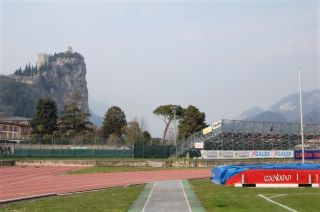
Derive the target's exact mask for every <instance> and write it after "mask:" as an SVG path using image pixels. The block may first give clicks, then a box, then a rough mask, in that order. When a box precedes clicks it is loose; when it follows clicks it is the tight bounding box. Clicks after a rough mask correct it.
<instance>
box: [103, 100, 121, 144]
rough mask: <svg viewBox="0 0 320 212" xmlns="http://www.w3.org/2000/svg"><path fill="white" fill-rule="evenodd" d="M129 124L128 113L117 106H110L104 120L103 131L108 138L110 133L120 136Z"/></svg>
mask: <svg viewBox="0 0 320 212" xmlns="http://www.w3.org/2000/svg"><path fill="white" fill-rule="evenodd" d="M126 125H127V120H126V115H125V114H124V112H123V111H122V110H121V109H120V108H119V107H117V106H113V107H111V108H109V110H108V111H107V112H106V114H105V116H104V120H103V126H102V132H103V135H104V136H105V137H106V138H108V137H109V135H110V134H115V135H117V136H118V137H120V136H121V134H122V133H123V130H124V127H125V126H126Z"/></svg>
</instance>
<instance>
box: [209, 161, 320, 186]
mask: <svg viewBox="0 0 320 212" xmlns="http://www.w3.org/2000/svg"><path fill="white" fill-rule="evenodd" d="M249 169H299V170H320V164H296V163H289V164H243V165H227V166H215V167H213V168H212V181H213V182H214V183H216V184H225V183H226V181H227V180H228V179H229V178H230V177H233V176H234V175H236V174H239V173H241V172H243V171H246V170H249Z"/></svg>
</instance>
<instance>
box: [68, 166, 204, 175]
mask: <svg viewBox="0 0 320 212" xmlns="http://www.w3.org/2000/svg"><path fill="white" fill-rule="evenodd" d="M174 169H185V168H165V167H127V166H118V167H104V166H94V167H89V168H84V169H79V170H74V171H69V172H67V174H92V173H107V172H135V171H158V170H174ZM197 169H200V168H197Z"/></svg>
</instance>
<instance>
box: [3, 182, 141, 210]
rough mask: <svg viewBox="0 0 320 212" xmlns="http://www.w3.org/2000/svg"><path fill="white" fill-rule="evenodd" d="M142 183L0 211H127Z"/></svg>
mask: <svg viewBox="0 0 320 212" xmlns="http://www.w3.org/2000/svg"><path fill="white" fill-rule="evenodd" d="M143 187H144V185H135V186H129V187H117V188H111V189H106V190H102V191H95V192H87V193H82V194H74V195H68V196H54V197H46V198H42V199H35V200H26V201H22V202H17V203H11V204H6V205H2V206H0V211H4V212H7V211H21V212H22V211H23V212H24V211H32V212H33V211H44V212H50V211H59V212H60V211H128V209H129V208H130V206H131V204H132V203H133V202H134V201H135V199H136V198H137V196H138V195H139V194H140V192H141V191H142V190H143Z"/></svg>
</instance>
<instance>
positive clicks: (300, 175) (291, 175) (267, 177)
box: [226, 169, 320, 185]
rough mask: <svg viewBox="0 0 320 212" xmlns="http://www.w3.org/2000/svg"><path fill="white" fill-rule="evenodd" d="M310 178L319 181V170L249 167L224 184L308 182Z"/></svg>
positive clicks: (313, 181)
mask: <svg viewBox="0 0 320 212" xmlns="http://www.w3.org/2000/svg"><path fill="white" fill-rule="evenodd" d="M242 175H243V177H242ZM310 180H311V183H319V182H320V170H291V169H286V170H283V169H272V170H265V169H255V170H252V169H250V170H246V171H244V172H241V173H239V174H237V175H235V176H233V177H231V178H229V180H228V181H227V182H226V184H227V185H234V184H236V183H240V184H309V183H310ZM243 181H244V182H243Z"/></svg>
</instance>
